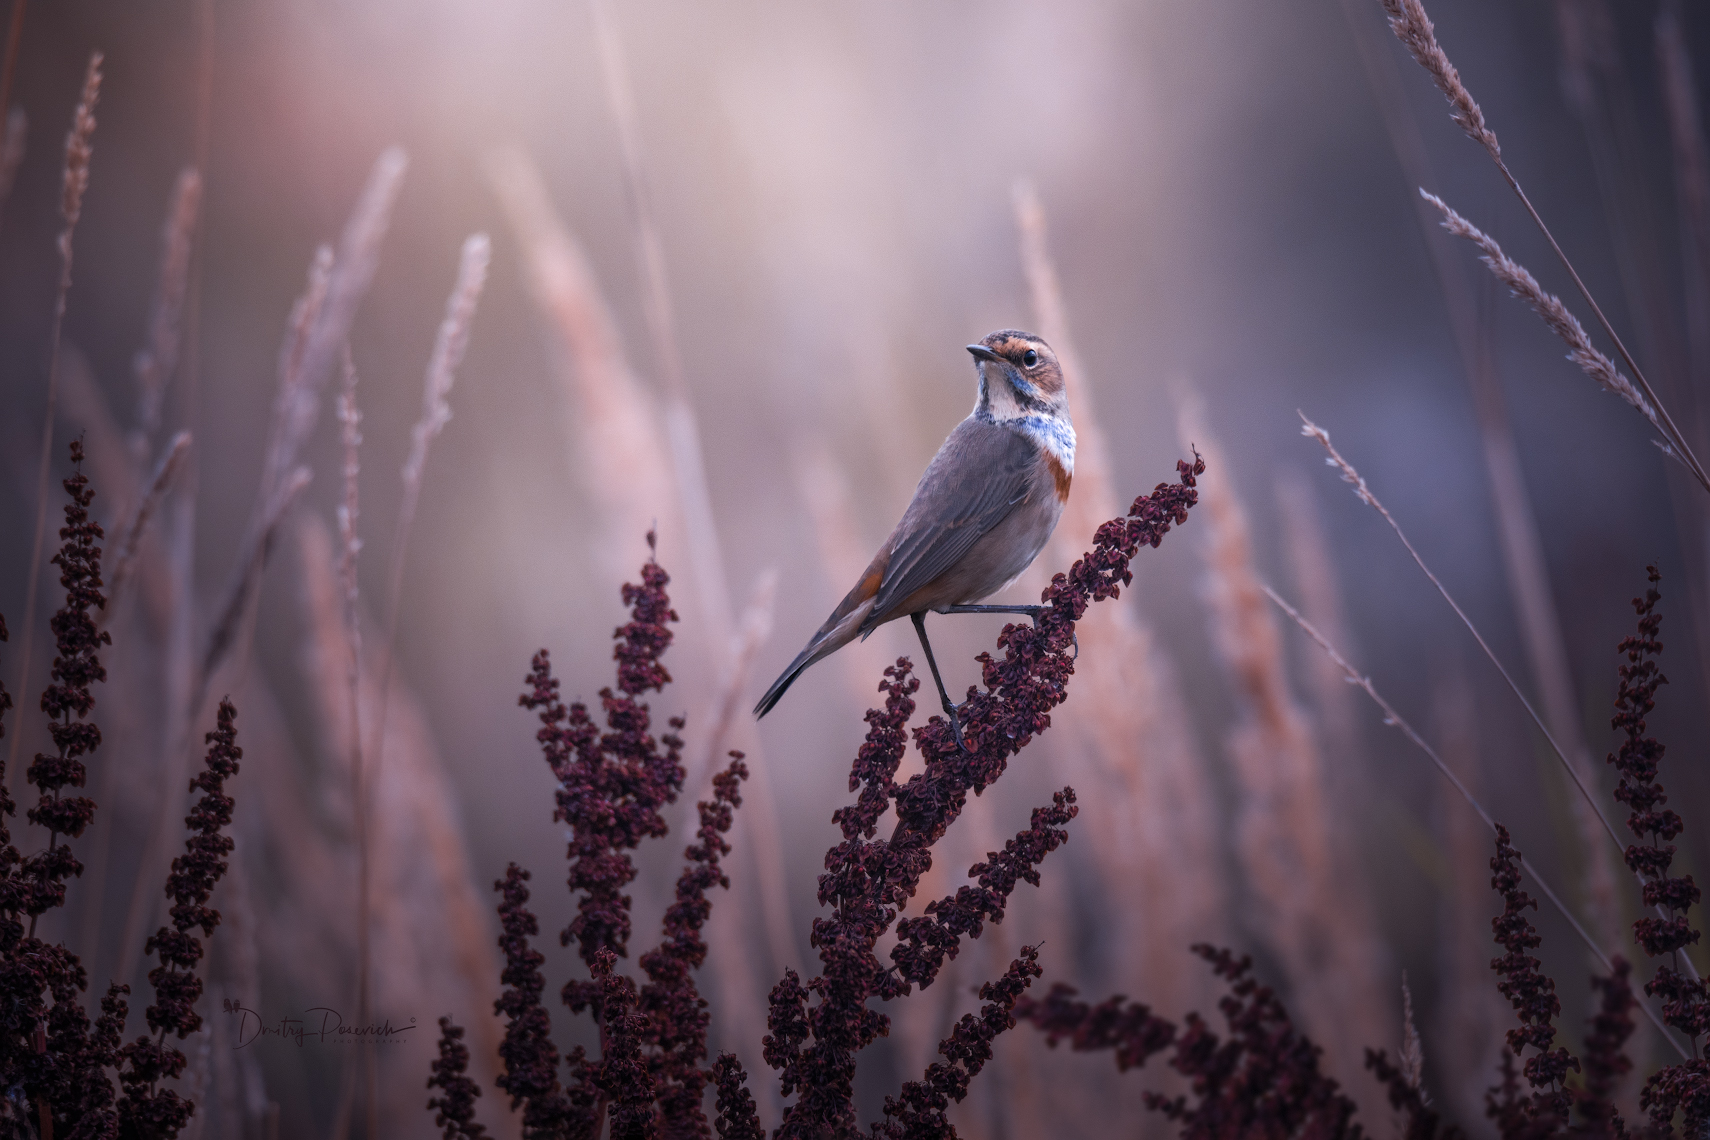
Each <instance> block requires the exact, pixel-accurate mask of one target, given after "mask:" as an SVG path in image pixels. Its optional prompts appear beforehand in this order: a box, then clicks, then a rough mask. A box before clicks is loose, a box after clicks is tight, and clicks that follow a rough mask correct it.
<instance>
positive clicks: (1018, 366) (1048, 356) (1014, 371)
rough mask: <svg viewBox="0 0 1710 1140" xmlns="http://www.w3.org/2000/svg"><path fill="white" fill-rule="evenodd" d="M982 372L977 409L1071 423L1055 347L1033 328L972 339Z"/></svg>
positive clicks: (1002, 416) (996, 416) (1005, 417)
mask: <svg viewBox="0 0 1710 1140" xmlns="http://www.w3.org/2000/svg"><path fill="white" fill-rule="evenodd" d="M968 352H969V353H970V354H972V356H973V358H974V367H975V369H976V370H978V372H979V374H980V398H979V402H978V404H976V405H975V408H974V413H975V414H976V415H980V416H982V417H989V418H990V419H992V420H995V421H996V422H998V423H1010V422H1013V421H1016V420H1024V419H1027V418H1028V417H1030V416H1044V417H1048V418H1051V419H1059V420H1062V421H1064V422H1067V421H1068V419H1069V393H1068V390H1067V388H1066V387H1065V386H1064V384H1063V368H1062V365H1060V364H1058V363H1057V354H1056V353H1054V352H1052V351H1051V346H1050V345H1048V344H1046V343H1045V342H1044V341H1043V340H1041V339H1039V338H1038V337H1036V336H1034V335H1033V334H1032V333H1024V332H1017V331H1016V330H1014V329H1000V330H999V331H997V332H995V333H992V334H991V335H990V336H987V337H985V338H983V339H982V340H981V341H980V342H979V343H978V344H970V345H969V346H968Z"/></svg>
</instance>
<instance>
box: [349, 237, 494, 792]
mask: <svg viewBox="0 0 1710 1140" xmlns="http://www.w3.org/2000/svg"><path fill="white" fill-rule="evenodd" d="M492 253H493V247H492V243H491V242H490V241H489V240H488V239H487V235H486V234H471V235H469V237H468V238H466V239H465V240H464V242H463V252H462V254H461V256H460V257H459V259H458V264H457V280H456V283H455V284H453V285H452V287H451V296H450V298H449V299H448V300H447V301H446V303H445V319H444V320H442V321H441V322H440V324H439V332H438V334H437V335H436V336H435V337H434V342H433V354H432V355H431V356H429V357H428V367H427V376H426V378H425V379H424V381H423V384H422V415H421V419H419V420H417V421H416V425H415V427H413V428H411V429H410V453H409V455H408V456H407V457H406V458H405V460H404V469H403V478H404V493H403V497H402V499H401V500H400V501H399V503H398V521H397V523H396V524H395V525H394V526H393V528H392V550H391V567H390V570H389V571H388V573H387V585H386V631H385V642H384V644H383V646H382V648H381V657H380V660H381V665H380V715H379V718H378V719H377V720H376V722H375V724H374V729H373V731H374V744H373V747H372V748H370V750H369V751H370V752H372V753H373V755H374V767H375V770H376V771H378V770H379V767H380V763H381V760H382V758H383V757H384V756H385V754H386V701H387V694H388V693H390V692H391V688H392V651H393V648H394V646H395V645H396V644H397V638H398V607H399V605H400V600H401V597H402V595H403V592H404V564H405V556H406V554H407V553H408V551H409V547H410V532H411V531H412V530H413V529H414V527H415V520H416V506H417V504H418V503H419V502H420V501H421V493H422V473H423V472H424V471H425V470H426V469H427V457H428V448H429V446H430V445H431V444H432V443H433V441H434V440H435V439H437V438H438V437H439V433H440V432H441V431H443V430H445V425H446V424H448V423H450V422H451V403H450V396H451V387H452V384H453V383H455V382H456V380H457V369H458V368H459V367H460V366H461V365H462V363H463V355H464V353H465V352H467V351H468V349H469V328H470V326H471V325H472V324H473V323H474V321H475V309H476V306H477V305H478V304H479V303H480V301H481V290H482V289H483V288H484V287H485V286H486V284H487V267H488V265H489V264H490V262H491V260H492Z"/></svg>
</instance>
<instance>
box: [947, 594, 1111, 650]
mask: <svg viewBox="0 0 1710 1140" xmlns="http://www.w3.org/2000/svg"><path fill="white" fill-rule="evenodd" d="M1050 608H1051V607H1050V606H945V607H944V608H943V609H941V610H939V611H938V612H939V613H941V614H1026V615H1027V616H1028V617H1030V618H1032V619H1033V628H1034V629H1038V628H1039V615H1040V614H1042V613H1044V612H1045V611H1046V610H1048V609H1050ZM1069 636H1070V637H1071V638H1073V639H1074V642H1075V660H1079V659H1080V656H1081V638H1080V635H1079V634H1077V633H1071V634H1070V635H1069Z"/></svg>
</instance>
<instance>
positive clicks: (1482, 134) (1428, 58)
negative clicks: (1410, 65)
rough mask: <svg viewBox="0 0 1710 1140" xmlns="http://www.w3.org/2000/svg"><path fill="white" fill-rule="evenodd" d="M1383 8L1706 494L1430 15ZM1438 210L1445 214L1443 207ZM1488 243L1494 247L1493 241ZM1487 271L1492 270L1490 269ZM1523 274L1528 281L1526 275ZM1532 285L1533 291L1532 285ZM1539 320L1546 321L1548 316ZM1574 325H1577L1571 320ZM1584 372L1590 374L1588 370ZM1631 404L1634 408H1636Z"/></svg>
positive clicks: (1704, 480)
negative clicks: (1508, 160) (1505, 155)
mask: <svg viewBox="0 0 1710 1140" xmlns="http://www.w3.org/2000/svg"><path fill="white" fill-rule="evenodd" d="M1384 9H1385V10H1386V11H1387V12H1388V13H1389V24H1390V28H1391V30H1393V31H1394V32H1395V34H1396V37H1397V38H1398V39H1400V40H1401V42H1402V43H1403V44H1405V45H1406V47H1407V49H1408V50H1409V51H1410V52H1412V53H1413V58H1414V59H1416V60H1418V61H1419V65H1420V66H1421V67H1423V68H1424V69H1425V70H1426V71H1427V72H1428V73H1429V74H1430V76H1431V78H1432V80H1433V81H1434V82H1435V83H1436V84H1437V87H1438V89H1439V90H1441V91H1442V92H1443V94H1444V96H1445V97H1446V98H1447V99H1448V100H1449V103H1450V105H1451V106H1453V107H1454V112H1453V118H1454V120H1455V122H1456V123H1458V124H1460V126H1461V129H1462V130H1464V131H1466V132H1467V135H1468V136H1469V137H1470V138H1472V139H1473V140H1474V141H1475V142H1477V143H1478V144H1479V145H1480V146H1482V147H1484V149H1485V151H1486V153H1488V154H1489V155H1490V158H1491V161H1492V162H1494V163H1496V168H1497V170H1499V171H1501V173H1502V177H1503V179H1504V180H1505V181H1506V182H1507V183H1508V188H1509V189H1510V190H1512V191H1514V196H1515V197H1517V198H1519V199H1520V204H1521V205H1522V206H1524V207H1526V213H1527V214H1529V215H1530V216H1531V218H1532V222H1533V223H1534V224H1535V225H1536V226H1537V227H1538V230H1539V232H1540V233H1542V234H1543V235H1544V239H1545V240H1546V241H1548V242H1549V243H1550V248H1551V249H1553V250H1554V251H1555V254H1556V258H1557V260H1559V261H1560V262H1561V263H1562V268H1563V269H1566V270H1567V272H1568V276H1569V277H1571V278H1573V283H1574V286H1575V287H1576V288H1577V289H1578V290H1579V294H1580V296H1582V297H1584V298H1585V303H1586V304H1587V305H1589V306H1591V311H1592V314H1593V315H1594V316H1596V318H1597V323H1598V324H1599V325H1600V326H1601V327H1602V329H1603V331H1604V334H1605V335H1607V336H1608V337H1609V340H1610V343H1612V344H1614V346H1615V351H1616V354H1617V355H1619V356H1620V357H1621V359H1622V360H1623V361H1624V362H1625V363H1626V365H1627V369H1628V371H1630V372H1631V373H1632V374H1633V379H1634V381H1635V382H1636V383H1637V385H1638V388H1639V390H1640V391H1642V392H1643V393H1644V396H1645V399H1646V400H1648V401H1649V403H1650V405H1651V406H1653V407H1654V408H1655V409H1656V412H1655V414H1654V415H1649V416H1647V418H1650V419H1651V420H1652V422H1653V423H1655V424H1657V430H1658V431H1660V432H1661V433H1662V436H1663V439H1664V441H1665V442H1666V443H1667V444H1668V446H1669V448H1671V449H1672V450H1673V452H1674V454H1675V456H1676V457H1677V458H1678V459H1679V460H1680V461H1681V462H1682V463H1684V464H1685V465H1686V469H1687V470H1688V471H1690V472H1692V477H1693V478H1694V479H1696V480H1698V483H1699V485H1700V486H1702V487H1703V488H1704V489H1705V490H1706V491H1710V475H1706V474H1705V471H1704V468H1703V467H1702V466H1701V465H1700V464H1699V462H1698V457H1697V456H1696V455H1694V454H1693V453H1692V449H1691V447H1689V446H1688V445H1687V442H1686V437H1685V436H1684V435H1683V434H1682V433H1681V431H1680V429H1679V428H1678V427H1676V426H1675V423H1674V419H1673V417H1672V416H1670V415H1669V413H1668V409H1667V408H1665V407H1663V405H1662V401H1661V400H1659V399H1658V398H1657V394H1656V392H1655V391H1654V390H1653V389H1652V388H1651V385H1650V381H1648V380H1646V379H1645V374H1644V373H1643V372H1642V371H1641V370H1640V369H1639V364H1638V361H1636V360H1634V359H1633V354H1632V353H1630V352H1628V351H1627V346H1626V344H1624V343H1623V342H1622V340H1621V337H1620V335H1619V334H1618V333H1616V331H1615V326H1614V325H1612V324H1610V323H1609V318H1608V317H1606V316H1604V315H1603V309H1602V307H1601V306H1600V305H1598V303H1597V299H1596V298H1595V297H1593V296H1592V295H1591V290H1590V289H1588V288H1586V285H1585V282H1584V281H1583V280H1582V279H1581V278H1580V276H1579V271H1578V270H1577V269H1575V268H1574V267H1573V262H1571V261H1569V260H1568V256H1567V254H1566V253H1565V252H1564V251H1563V250H1562V247H1561V243H1559V242H1557V241H1556V237H1555V235H1554V234H1552V233H1551V232H1550V227H1548V226H1546V225H1545V224H1544V219H1543V217H1542V216H1541V215H1539V213H1538V211H1537V208H1536V207H1534V206H1533V205H1532V200H1531V199H1530V198H1528V197H1527V196H1526V191H1525V190H1524V189H1522V188H1521V186H1520V181H1519V179H1517V178H1515V177H1514V173H1513V172H1512V171H1511V170H1509V169H1508V164H1507V163H1506V162H1504V161H1503V160H1502V149H1501V148H1500V147H1499V146H1498V145H1497V143H1496V135H1495V133H1494V132H1492V131H1491V130H1490V128H1489V127H1487V126H1485V123H1484V112H1483V111H1481V110H1480V109H1479V106H1478V103H1477V102H1475V101H1474V100H1473V97H1472V95H1471V93H1470V92H1468V91H1467V89H1466V86H1465V85H1464V84H1463V83H1462V82H1461V78H1460V74H1459V73H1458V72H1457V71H1456V70H1455V67H1454V65H1453V64H1452V63H1450V62H1449V57H1448V55H1447V54H1446V53H1445V52H1444V51H1443V48H1442V46H1441V45H1440V44H1438V42H1437V33H1436V30H1435V29H1434V28H1433V27H1432V26H1431V19H1430V17H1429V16H1427V15H1426V14H1425V5H1424V4H1423V3H1422V2H1421V0H1384ZM1444 209H1445V210H1446V209H1447V207H1444ZM1492 244H1493V245H1494V243H1492ZM1492 268H1495V267H1494V266H1492ZM1527 276H1528V277H1530V274H1528V275H1527ZM1533 285H1534V287H1535V286H1536V282H1534V283H1533ZM1545 319H1546V320H1549V318H1548V317H1546V318H1545ZM1575 324H1576V325H1577V322H1575ZM1552 327H1554V326H1552ZM1559 331H1560V330H1559V329H1558V332H1559ZM1580 335H1581V337H1583V336H1584V333H1583V332H1581V334H1580ZM1564 339H1565V338H1564ZM1581 367H1586V365H1585V364H1584V363H1581ZM1587 370H1588V371H1590V369H1589V368H1588V369H1587ZM1609 372H1610V373H1611V374H1613V375H1615V376H1619V374H1618V373H1616V372H1615V369H1614V366H1613V365H1611V366H1610V368H1609ZM1599 382H1600V383H1601V382H1602V381H1601V380H1600V381H1599ZM1634 406H1635V407H1638V405H1637V404H1635V405H1634ZM1659 420H1660V423H1659V422H1658V421H1659Z"/></svg>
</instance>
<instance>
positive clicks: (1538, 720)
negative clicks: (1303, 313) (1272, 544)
mask: <svg viewBox="0 0 1710 1140" xmlns="http://www.w3.org/2000/svg"><path fill="white" fill-rule="evenodd" d="M1296 414H1298V415H1300V419H1301V422H1302V423H1303V424H1304V425H1305V426H1304V427H1302V428H1301V434H1302V435H1304V436H1306V437H1307V438H1309V439H1315V440H1317V441H1318V443H1319V445H1320V446H1322V447H1323V448H1324V450H1325V451H1326V452H1327V453H1329V458H1328V459H1327V460H1326V461H1325V462H1326V463H1327V464H1328V465H1329V466H1331V467H1334V468H1336V469H1337V470H1338V471H1340V472H1341V474H1342V480H1343V482H1346V483H1349V484H1352V485H1353V488H1354V494H1355V495H1356V496H1358V497H1359V500H1360V501H1361V502H1362V503H1364V504H1366V505H1367V506H1368V507H1371V508H1372V509H1373V510H1375V511H1376V512H1377V513H1378V514H1380V515H1382V516H1383V521H1384V522H1386V523H1388V524H1389V528H1390V529H1391V530H1393V531H1394V532H1395V536H1396V537H1397V538H1399V539H1400V540H1401V545H1402V546H1404V547H1406V548H1407V553H1408V554H1410V555H1411V556H1412V557H1413V561H1414V563H1415V564H1416V565H1417V566H1418V567H1419V569H1420V570H1421V571H1422V572H1424V574H1425V577H1426V578H1428V579H1430V581H1431V585H1433V586H1435V587H1436V588H1437V592H1438V593H1439V594H1441V595H1443V600H1444V601H1445V602H1448V603H1449V608H1450V609H1452V610H1454V611H1455V616H1456V617H1458V618H1460V619H1461V624H1462V625H1464V626H1466V627H1467V632H1468V633H1471V634H1472V635H1473V640H1474V641H1476V642H1478V647H1479V648H1480V649H1482V650H1483V651H1484V655H1485V656H1486V657H1487V658H1489V659H1490V663H1491V664H1492V665H1494V666H1496V671H1497V672H1498V673H1500V674H1502V679H1503V680H1504V681H1506V682H1507V683H1508V688H1509V689H1510V690H1511V691H1512V692H1513V693H1514V696H1515V698H1516V699H1517V700H1519V702H1520V704H1521V705H1522V706H1523V707H1524V708H1525V710H1526V714H1527V715H1528V716H1530V717H1531V718H1532V723H1533V724H1534V725H1536V726H1537V728H1538V731H1539V732H1541V733H1543V734H1544V739H1545V740H1547V741H1549V744H1550V750H1551V751H1553V752H1554V753H1555V754H1556V759H1558V760H1560V761H1561V765H1562V769H1563V770H1564V771H1566V772H1567V774H1568V775H1569V776H1570V777H1571V778H1572V779H1573V783H1574V787H1576V788H1578V789H1579V794H1580V795H1581V796H1583V797H1584V799H1585V802H1586V803H1587V804H1588V805H1590V807H1591V809H1592V810H1593V811H1595V812H1596V813H1597V818H1598V819H1600V820H1602V821H1603V830H1604V831H1606V832H1608V834H1609V841H1610V842H1611V843H1613V844H1615V847H1616V850H1618V851H1625V850H1626V848H1625V847H1624V846H1622V843H1621V840H1620V839H1619V838H1618V837H1617V836H1616V834H1615V828H1614V827H1613V826H1611V825H1610V823H1609V818H1608V817H1607V816H1605V815H1604V814H1603V809H1602V807H1600V806H1599V805H1598V803H1597V800H1596V799H1595V798H1593V796H1592V794H1591V790H1590V789H1589V788H1587V787H1586V786H1585V782H1584V781H1583V780H1581V779H1580V775H1579V771H1578V770H1577V769H1576V768H1575V767H1574V765H1573V762H1572V761H1570V760H1569V759H1568V757H1567V753H1566V752H1563V751H1562V747H1561V745H1559V744H1557V743H1556V738H1555V737H1554V736H1552V735H1551V734H1550V730H1549V728H1548V727H1547V726H1546V725H1545V724H1544V720H1543V718H1542V717H1540V716H1539V715H1538V712H1537V710H1536V709H1534V708H1533V707H1532V702H1531V701H1529V700H1527V699H1526V694H1525V693H1522V692H1521V691H1520V686H1519V685H1517V684H1515V682H1514V678H1513V677H1512V676H1510V675H1509V673H1508V669H1507V668H1506V667H1505V666H1504V665H1503V664H1502V662H1501V660H1500V659H1498V658H1497V656H1496V653H1495V651H1493V650H1492V649H1491V648H1490V645H1489V644H1488V643H1487V642H1486V641H1485V640H1484V635H1483V634H1481V633H1480V632H1479V631H1478V627H1477V626H1475V625H1473V623H1472V619H1471V618H1469V617H1467V615H1466V611H1465V610H1463V609H1461V607H1460V603H1459V602H1457V601H1455V599H1454V597H1453V596H1451V595H1450V593H1449V591H1448V589H1447V588H1445V587H1444V585H1443V583H1442V582H1440V581H1439V580H1438V579H1437V576H1436V575H1435V574H1433V573H1432V572H1431V568H1430V567H1429V566H1427V565H1425V560H1424V559H1423V558H1421V557H1420V556H1419V551H1417V550H1415V549H1414V547H1413V543H1412V542H1411V541H1409V539H1408V537H1407V535H1406V533H1405V532H1403V531H1402V529H1401V524H1400V523H1398V522H1396V521H1395V516H1394V515H1392V514H1390V513H1389V508H1388V507H1386V506H1384V505H1383V503H1382V502H1380V501H1379V500H1378V497H1377V496H1376V495H1374V494H1373V493H1372V489H1371V488H1370V487H1368V486H1366V481H1365V479H1364V478H1363V477H1362V476H1361V475H1360V473H1359V472H1358V471H1356V470H1355V469H1354V465H1353V464H1352V463H1349V462H1348V461H1347V460H1346V459H1344V458H1342V453H1341V452H1339V451H1337V450H1336V448H1335V446H1334V445H1332V444H1331V442H1330V433H1329V432H1327V431H1325V430H1324V429H1323V428H1321V427H1319V426H1318V425H1317V424H1315V423H1313V422H1312V421H1311V420H1309V419H1307V418H1306V416H1305V415H1304V414H1301V413H1296Z"/></svg>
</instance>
